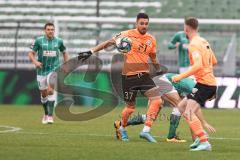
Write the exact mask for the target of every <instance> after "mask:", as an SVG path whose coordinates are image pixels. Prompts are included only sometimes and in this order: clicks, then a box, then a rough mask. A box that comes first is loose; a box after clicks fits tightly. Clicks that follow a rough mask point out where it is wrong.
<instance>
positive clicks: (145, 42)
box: [115, 29, 156, 75]
mask: <svg viewBox="0 0 240 160" xmlns="http://www.w3.org/2000/svg"><path fill="white" fill-rule="evenodd" d="M118 37H128V38H130V39H131V41H132V47H131V50H130V51H129V52H128V53H125V54H124V66H123V69H122V74H123V75H135V74H137V73H140V72H149V64H148V62H149V58H153V59H155V58H156V40H155V38H154V37H153V36H152V35H150V34H148V33H146V34H144V35H142V34H140V33H139V32H138V30H137V29H131V30H127V31H123V32H121V33H120V34H119V35H117V36H116V37H115V38H118Z"/></svg>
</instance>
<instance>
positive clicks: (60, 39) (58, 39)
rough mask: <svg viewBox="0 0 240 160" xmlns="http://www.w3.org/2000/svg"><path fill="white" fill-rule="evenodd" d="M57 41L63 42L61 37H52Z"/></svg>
mask: <svg viewBox="0 0 240 160" xmlns="http://www.w3.org/2000/svg"><path fill="white" fill-rule="evenodd" d="M54 38H55V39H56V40H57V41H63V39H62V38H61V37H58V36H55V37H54Z"/></svg>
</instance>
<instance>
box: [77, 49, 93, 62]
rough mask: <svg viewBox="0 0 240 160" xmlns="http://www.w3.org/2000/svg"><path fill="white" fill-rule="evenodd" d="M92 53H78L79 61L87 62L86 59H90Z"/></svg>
mask: <svg viewBox="0 0 240 160" xmlns="http://www.w3.org/2000/svg"><path fill="white" fill-rule="evenodd" d="M92 54H93V53H92V51H91V50H89V51H85V52H79V53H78V60H82V61H85V60H86V59H88V58H89V57H90V56H91V55H92Z"/></svg>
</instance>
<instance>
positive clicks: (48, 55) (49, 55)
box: [43, 51, 57, 57]
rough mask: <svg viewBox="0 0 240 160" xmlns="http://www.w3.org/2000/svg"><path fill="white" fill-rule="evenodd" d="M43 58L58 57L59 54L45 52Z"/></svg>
mask: <svg viewBox="0 0 240 160" xmlns="http://www.w3.org/2000/svg"><path fill="white" fill-rule="evenodd" d="M43 56H46V57H56V56H57V52H56V51H43Z"/></svg>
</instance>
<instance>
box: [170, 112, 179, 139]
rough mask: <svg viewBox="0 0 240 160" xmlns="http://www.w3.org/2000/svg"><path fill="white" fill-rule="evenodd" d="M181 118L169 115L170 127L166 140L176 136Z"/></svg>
mask: <svg viewBox="0 0 240 160" xmlns="http://www.w3.org/2000/svg"><path fill="white" fill-rule="evenodd" d="M180 118H181V116H176V115H174V114H171V115H170V127H169V133H168V139H171V138H174V137H175V136H176V130H177V128H178V125H179V121H180Z"/></svg>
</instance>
